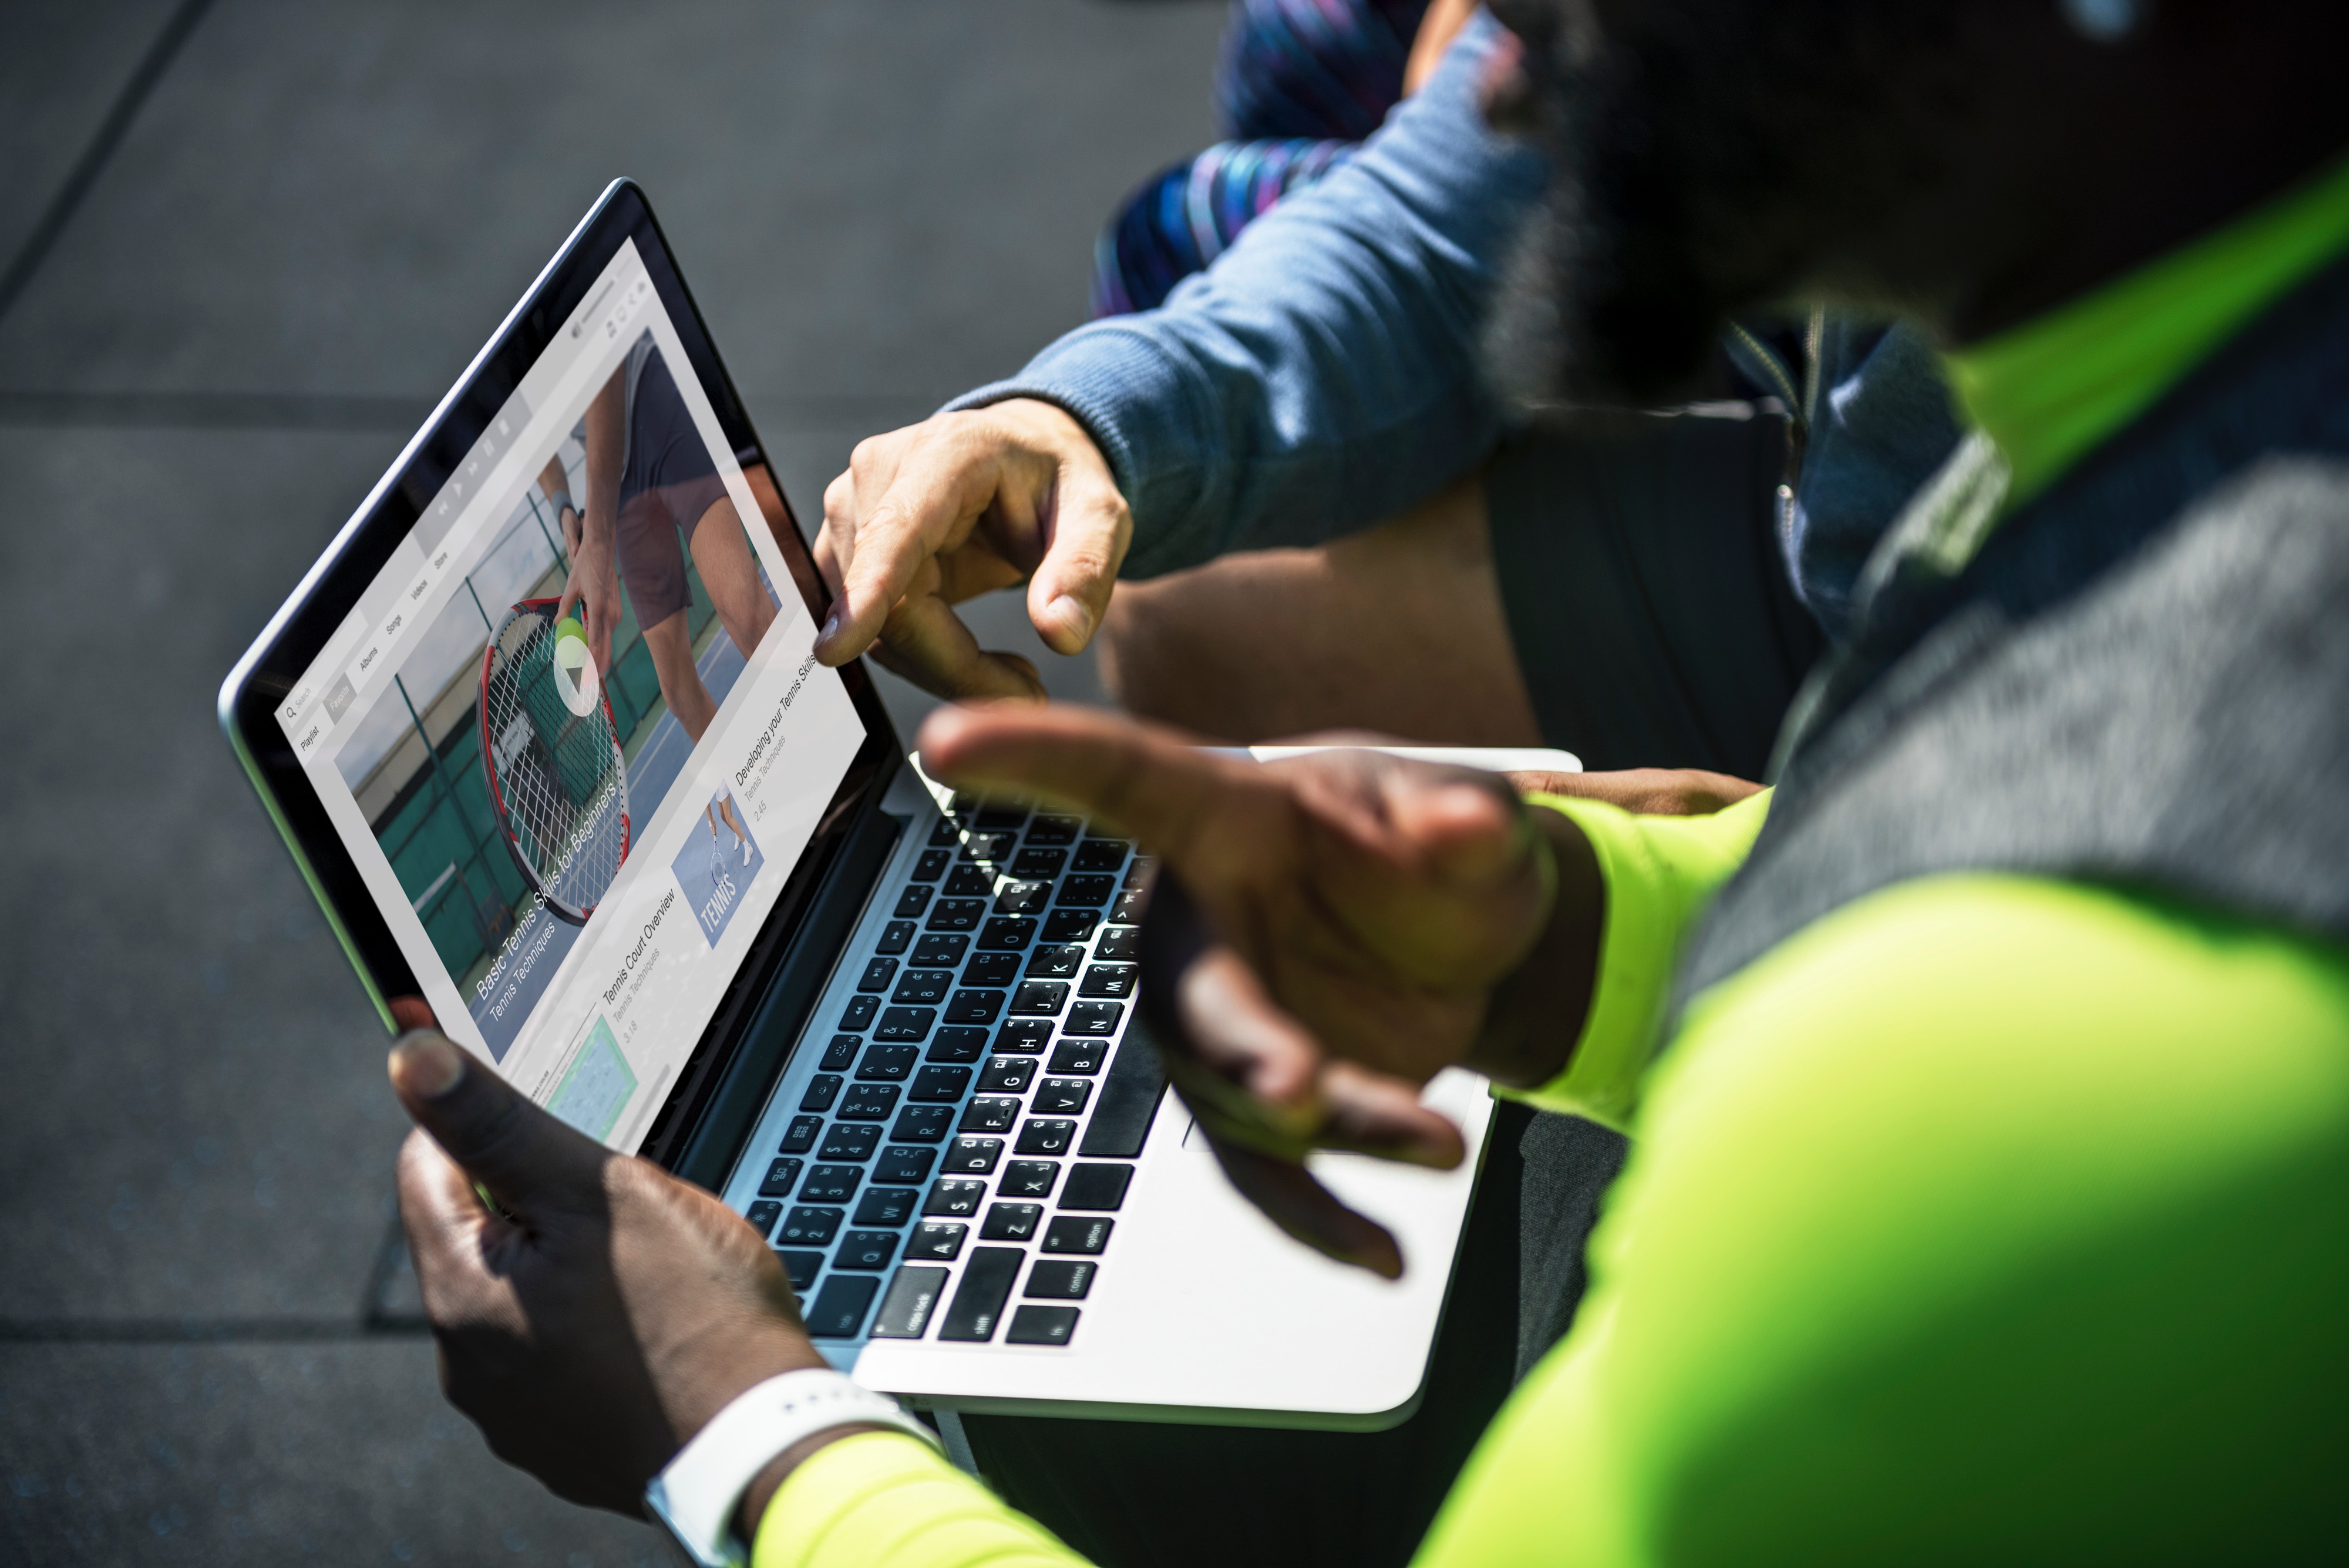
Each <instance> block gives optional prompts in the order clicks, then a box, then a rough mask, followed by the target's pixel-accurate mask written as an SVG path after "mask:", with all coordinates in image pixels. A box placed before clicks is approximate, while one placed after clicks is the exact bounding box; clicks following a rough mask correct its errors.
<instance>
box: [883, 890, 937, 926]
mask: <svg viewBox="0 0 2349 1568" xmlns="http://www.w3.org/2000/svg"><path fill="white" fill-rule="evenodd" d="M929 907H930V890H929V889H928V888H925V887H923V886H922V885H921V884H920V883H919V882H915V883H912V884H910V885H908V886H907V888H905V891H904V892H902V893H900V894H898V895H897V907H896V908H895V909H892V910H890V911H889V912H890V913H891V914H893V915H895V917H897V919H901V920H916V919H921V915H922V911H923V910H924V909H928V908H929Z"/></svg>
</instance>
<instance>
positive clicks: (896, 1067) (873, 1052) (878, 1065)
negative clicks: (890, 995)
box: [856, 1007, 928, 1084]
mask: <svg viewBox="0 0 2349 1568" xmlns="http://www.w3.org/2000/svg"><path fill="white" fill-rule="evenodd" d="M889 1011H890V1012H899V1011H901V1010H900V1009H898V1008H895V1007H893V1008H891V1009H890V1010H889ZM924 1033H928V1031H927V1030H925V1031H924ZM920 1055H921V1053H920V1052H919V1051H916V1050H915V1049H914V1048H913V1047H912V1046H911V1045H874V1046H872V1047H870V1048H869V1049H867V1050H866V1051H865V1053H864V1061H862V1062H859V1063H858V1064H856V1075H857V1076H858V1077H859V1078H862V1079H863V1080H864V1081H865V1082H866V1083H889V1084H895V1083H902V1082H903V1081H904V1080H905V1079H906V1078H908V1077H910V1076H912V1075H913V1071H914V1062H915V1060H916V1058H917V1057H919V1056H920Z"/></svg>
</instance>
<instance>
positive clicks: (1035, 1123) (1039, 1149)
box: [1011, 1102, 1077, 1154]
mask: <svg viewBox="0 0 2349 1568" xmlns="http://www.w3.org/2000/svg"><path fill="white" fill-rule="evenodd" d="M1014 1103H1015V1104H1016V1103H1017V1102H1014ZM1076 1141H1077V1124H1076V1123H1074V1122H1072V1121H1069V1120H1067V1119H1066V1118H1064V1117H1061V1116H1035V1117H1030V1119H1029V1121H1028V1123H1027V1125H1025V1126H1024V1127H1021V1128H1020V1129H1019V1147H1018V1148H1015V1149H1013V1150H1012V1151H1011V1152H1012V1153H1014V1154H1066V1153H1068V1152H1069V1149H1070V1146H1071V1145H1072V1144H1074V1143H1075V1142H1076Z"/></svg>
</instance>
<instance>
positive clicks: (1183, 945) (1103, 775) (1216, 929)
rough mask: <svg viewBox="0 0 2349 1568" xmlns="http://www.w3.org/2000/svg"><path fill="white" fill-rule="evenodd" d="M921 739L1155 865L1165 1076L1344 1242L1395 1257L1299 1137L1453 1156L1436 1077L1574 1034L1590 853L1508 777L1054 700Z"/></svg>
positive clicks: (1562, 1043) (1553, 1064) (973, 782)
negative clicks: (1054, 704)
mask: <svg viewBox="0 0 2349 1568" xmlns="http://www.w3.org/2000/svg"><path fill="white" fill-rule="evenodd" d="M921 753H922V762H923V766H924V767H925V769H926V771H928V772H929V773H930V774H932V776H934V777H936V778H938V779H941V780H943V781H945V782H947V783H950V784H954V785H956V786H957V787H959V788H963V789H968V790H971V791H973V792H975V793H978V794H988V793H994V794H1022V795H1029V796H1037V797H1042V798H1045V799H1049V800H1052V801H1055V802H1059V803H1061V804H1064V805H1070V806H1073V807H1075V808H1076V809H1077V810H1080V811H1081V812H1083V813H1085V814H1086V815H1090V816H1091V817H1092V818H1093V820H1094V821H1095V822H1096V823H1099V824H1102V825H1103V826H1109V827H1111V828H1112V829H1114V830H1116V831H1121V832H1124V833H1129V834H1132V835H1133V836H1137V837H1139V838H1140V839H1141V840H1142V841H1143V843H1144V844H1145V845H1146V846H1148V847H1150V848H1151V849H1153V850H1154V851H1155V852H1157V853H1158V854H1159V855H1160V856H1161V857H1163V860H1164V873H1163V875H1162V876H1161V878H1160V881H1159V885H1158V887H1157V889H1156V891H1155V892H1154V894H1153V896H1152V899H1153V903H1152V909H1151V911H1150V914H1149V916H1148V918H1147V920H1146V923H1145V925H1144V928H1143V988H1142V998H1143V1008H1144V1009H1145V1012H1146V1013H1147V1015H1148V1016H1149V1018H1150V1021H1151V1023H1152V1025H1153V1029H1154V1033H1156V1034H1157V1035H1158V1037H1159V1042H1160V1044H1161V1045H1162V1047H1163V1048H1164V1050H1165V1052H1166V1054H1167V1058H1168V1061H1167V1067H1168V1072H1169V1075H1170V1076H1171V1077H1172V1078H1173V1079H1174V1084H1175V1086H1176V1087H1177V1088H1178V1089H1179V1090H1180V1091H1181V1092H1182V1094H1183V1096H1184V1098H1185V1101H1186V1102H1187V1103H1188V1104H1189V1105H1190V1106H1191V1108H1192V1110H1193V1112H1194V1113H1195V1115H1196V1116H1198V1118H1199V1124H1200V1127H1202V1128H1203V1129H1204V1130H1205V1131H1206V1134H1207V1136H1208V1137H1209V1139H1210V1140H1211V1142H1212V1143H1213V1145H1214V1147H1215V1149H1216V1155H1217V1157H1218V1158H1220V1159H1221V1160H1222V1162H1223V1165H1224V1168H1225V1170H1226V1173H1227V1174H1229V1175H1230V1177H1231V1179H1232V1181H1233V1183H1234V1185H1236V1186H1237V1187H1238V1188H1239V1189H1240V1190H1241V1191H1242V1192H1243V1193H1245V1194H1246V1195H1247V1197H1248V1198H1249V1199H1251V1200H1252V1201H1254V1202H1255V1203H1256V1204H1257V1206H1258V1207H1259V1208H1261V1209H1263V1210H1265V1212H1266V1213H1267V1214H1268V1215H1269V1216H1270V1217H1271V1218H1272V1219H1273V1220H1275V1221H1276V1222H1277V1223H1278V1224H1280V1225H1281V1226H1282V1227H1283V1228H1284V1229H1286V1230H1287V1231H1289V1232H1290V1233H1291V1234H1292V1235H1295V1236H1297V1237H1298V1238H1299V1240H1301V1241H1306V1242H1307V1243H1309V1245H1312V1246H1314V1247H1317V1248H1319V1249H1320V1250H1321V1251H1325V1252H1327V1253H1329V1254H1330V1256H1332V1257H1336V1258H1340V1259H1342V1260H1344V1261H1347V1262H1355V1263H1360V1264H1361V1265H1363V1266H1364V1267H1367V1268H1370V1269H1372V1270H1374V1271H1376V1272H1380V1273H1381V1274H1386V1275H1388V1276H1390V1277H1392V1276H1393V1275H1396V1274H1399V1273H1400V1272H1402V1259H1401V1257H1400V1255H1399V1254H1398V1252H1397V1251H1396V1248H1395V1244H1394V1241H1393V1239H1392V1236H1390V1235H1389V1234H1388V1233H1387V1232H1386V1231H1384V1230H1383V1229H1381V1227H1379V1226H1377V1225H1375V1224H1374V1223H1372V1222H1371V1221H1370V1220H1367V1219H1365V1218H1363V1217H1362V1216H1361V1215H1358V1214H1355V1213H1353V1212H1352V1211H1350V1210H1347V1209H1346V1208H1345V1207H1344V1206H1343V1205H1341V1204H1340V1203H1339V1201H1338V1200H1337V1199H1336V1198H1335V1197H1334V1196H1332V1195H1331V1194H1330V1192H1329V1191H1328V1190H1327V1189H1324V1188H1323V1187H1321V1186H1320V1184H1319V1182H1317V1181H1315V1180H1314V1179H1313V1178H1312V1176H1311V1175H1310V1174H1309V1172H1308V1171H1307V1170H1306V1168H1305V1167H1304V1164H1303V1158H1304V1156H1305V1154H1306V1153H1307V1151H1308V1150H1309V1149H1311V1148H1315V1147H1327V1148H1349V1149H1356V1150H1360V1151H1362V1152H1366V1153H1371V1154H1376V1155H1381V1156H1384V1157H1386V1158H1394V1159H1402V1160H1408V1161H1413V1162H1416V1163H1420V1164H1426V1165H1433V1166H1439V1167H1448V1166H1451V1165H1454V1164H1457V1163H1458V1162H1459V1160H1460V1158H1461V1156H1462V1152H1463V1145H1462V1142H1461V1138H1460V1134H1459V1131H1458V1129H1457V1128H1455V1127H1453V1126H1452V1125H1451V1123H1450V1122H1448V1121H1447V1120H1445V1119H1444V1117H1443V1116H1440V1115H1439V1114H1437V1113H1436V1112H1434V1111H1433V1110H1430V1109H1428V1108H1427V1107H1426V1106H1423V1105H1421V1104H1420V1103H1419V1090H1420V1088H1421V1087H1422V1086H1423V1085H1424V1084H1425V1083H1426V1082H1427V1080H1428V1079H1430V1078H1432V1077H1433V1076H1434V1075H1436V1074H1437V1073H1438V1072H1441V1071H1442V1070H1443V1069H1444V1068H1445V1067H1449V1066H1453V1065H1455V1064H1456V1065H1464V1066H1468V1067H1472V1068H1475V1069H1476V1070H1478V1071H1481V1072H1485V1073H1486V1074H1488V1075H1492V1076H1495V1077H1497V1078H1501V1079H1504V1080H1505V1081H1508V1082H1516V1083H1533V1082H1539V1081H1542V1080H1544V1079H1546V1078H1547V1077H1549V1076H1551V1075H1554V1074H1555V1072H1556V1071H1557V1067H1558V1065H1559V1064H1561V1063H1562V1060H1563V1056H1564V1054H1565V1052H1566V1050H1567V1049H1568V1047H1569V1046H1570V1044H1571V1042H1572V1040H1573V1038H1574V1035H1575V1033H1576V1032H1577V1029H1578V1024H1579V1020H1580V1017H1581V1012H1582V1005H1583V1002H1582V999H1584V998H1587V995H1588V985H1589V977H1590V971H1591V965H1592V963H1593V962H1594V961H1595V957H1596V949H1597V931H1598V920H1599V908H1598V898H1599V893H1598V888H1599V883H1598V876H1597V867H1596V863H1595V861H1594V860H1593V859H1592V857H1591V856H1590V852H1589V848H1588V844H1587V843H1586V842H1585V841H1584V840H1583V839H1582V837H1581V835H1580V834H1579V833H1578V832H1577V831H1576V830H1575V829H1574V828H1573V827H1572V826H1571V824H1568V823H1567V822H1566V820H1565V819H1564V818H1563V817H1560V816H1557V815H1556V814H1553V813H1546V812H1545V813H1535V812H1529V811H1527V810H1526V807H1525V806H1524V805H1522V804H1521V803H1520V802H1519V800H1518V799H1517V796H1516V793H1515V792H1514V791H1513V790H1512V789H1511V788H1510V787H1509V785H1508V784H1507V783H1506V781H1504V780H1502V779H1500V778H1497V777H1495V775H1493V774H1485V773H1478V772H1475V771H1473V770H1470V769H1464V768H1454V767H1442V766H1436V765H1433V764H1430V763H1414V762H1409V761H1406V760H1404V759H1402V758H1397V757H1392V756H1387V755H1384V754H1382V753H1376V752H1369V751H1361V750H1346V751H1330V752H1322V753H1315V754H1311V755H1308V756H1303V757H1297V758H1292V759H1288V760H1285V761H1282V762H1278V763H1264V764H1258V763H1252V762H1248V761H1246V760H1244V759H1239V758H1234V757H1228V756H1221V755H1217V754H1216V753H1211V752H1206V751H1203V750H1200V749H1198V748H1196V747H1195V746H1194V745H1192V744H1190V743H1188V742H1187V741H1186V740H1185V738H1184V737H1181V736H1178V735H1175V734H1174V733H1172V732H1167V731H1164V730H1160V729H1155V728H1153V727H1149V726H1144V725H1142V724H1137V723H1134V722H1132V721H1129V720H1126V719H1123V718H1120V717H1117V716H1115V715H1112V714H1109V713H1104V712H1098V711H1087V710H1081V709H1061V708H1050V709H1032V708H1025V707H996V708H992V709H988V710H984V711H979V710H971V709H945V710H941V711H938V712H937V713H936V714H934V715H932V716H931V718H930V720H929V722H927V723H926V724H925V725H924V726H923V728H922V733H921ZM1537 958H1538V959H1539V960H1540V961H1539V963H1538V964H1529V963H1528V961H1529V960H1534V959H1537ZM1521 968H1522V969H1526V970H1528V971H1532V970H1535V969H1538V970H1539V971H1540V978H1541V980H1542V981H1543V983H1542V985H1541V986H1539V987H1537V988H1535V989H1537V991H1538V992H1539V994H1538V995H1534V994H1531V993H1530V992H1528V990H1527V988H1526V986H1525V985H1523V984H1520V983H1518V981H1517V976H1518V971H1520V970H1521Z"/></svg>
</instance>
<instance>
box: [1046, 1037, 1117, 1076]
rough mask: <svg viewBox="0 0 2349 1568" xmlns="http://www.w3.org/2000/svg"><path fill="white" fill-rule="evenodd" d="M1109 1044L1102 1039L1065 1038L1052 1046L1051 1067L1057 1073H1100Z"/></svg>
mask: <svg viewBox="0 0 2349 1568" xmlns="http://www.w3.org/2000/svg"><path fill="white" fill-rule="evenodd" d="M1108 1050H1109V1044H1108V1043H1107V1042H1106V1041H1102V1040H1063V1041H1061V1043H1060V1044H1058V1045H1055V1046H1053V1047H1052V1060H1051V1062H1050V1068H1051V1070H1052V1071H1053V1072H1055V1073H1098V1072H1100V1071H1101V1064H1102V1054H1104V1053H1105V1052H1107V1051H1108Z"/></svg>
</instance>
